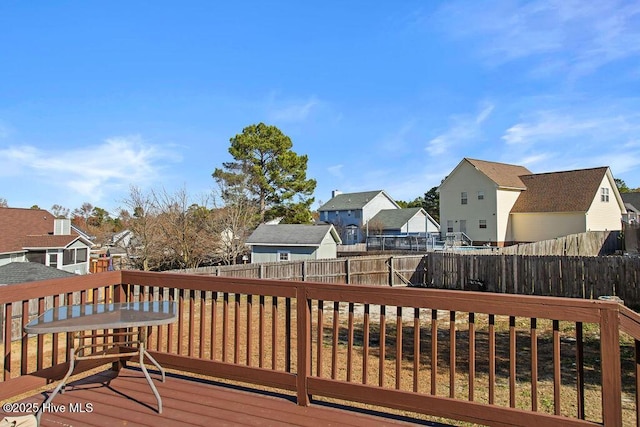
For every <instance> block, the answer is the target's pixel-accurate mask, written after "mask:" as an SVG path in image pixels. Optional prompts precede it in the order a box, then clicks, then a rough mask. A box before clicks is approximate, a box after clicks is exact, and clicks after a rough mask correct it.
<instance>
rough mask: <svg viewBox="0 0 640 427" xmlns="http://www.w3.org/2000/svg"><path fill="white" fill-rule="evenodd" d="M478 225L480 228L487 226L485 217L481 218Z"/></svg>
mask: <svg viewBox="0 0 640 427" xmlns="http://www.w3.org/2000/svg"><path fill="white" fill-rule="evenodd" d="M478 226H479V227H480V228H487V220H486V219H481V220H480V223H479V224H478Z"/></svg>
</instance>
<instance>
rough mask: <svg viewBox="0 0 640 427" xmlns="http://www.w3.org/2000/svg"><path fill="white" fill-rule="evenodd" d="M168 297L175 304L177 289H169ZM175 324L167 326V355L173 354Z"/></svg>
mask: <svg viewBox="0 0 640 427" xmlns="http://www.w3.org/2000/svg"><path fill="white" fill-rule="evenodd" d="M168 297H169V301H170V302H174V301H175V298H176V294H175V289H172V288H170V289H168ZM173 325H174V324H173V323H169V325H168V326H167V353H172V352H173V329H174V327H173Z"/></svg>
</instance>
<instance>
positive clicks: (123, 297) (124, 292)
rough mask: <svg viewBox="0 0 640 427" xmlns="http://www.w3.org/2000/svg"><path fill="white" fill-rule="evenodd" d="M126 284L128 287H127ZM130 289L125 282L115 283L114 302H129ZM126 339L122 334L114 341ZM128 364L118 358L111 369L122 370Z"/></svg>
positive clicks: (116, 331)
mask: <svg viewBox="0 0 640 427" xmlns="http://www.w3.org/2000/svg"><path fill="white" fill-rule="evenodd" d="M125 286H126V287H127V288H126V289H125ZM128 290H129V285H125V284H124V283H118V284H117V285H115V286H114V287H113V302H114V304H118V303H122V302H127V298H128ZM125 331H126V329H115V330H114V332H115V333H120V332H125ZM122 340H124V337H122V336H115V337H113V341H114V342H118V341H122ZM126 366H127V363H126V361H125V360H124V359H118V360H116V361H114V362H113V363H112V364H111V370H112V371H116V372H118V371H120V369H122V368H124V367H126Z"/></svg>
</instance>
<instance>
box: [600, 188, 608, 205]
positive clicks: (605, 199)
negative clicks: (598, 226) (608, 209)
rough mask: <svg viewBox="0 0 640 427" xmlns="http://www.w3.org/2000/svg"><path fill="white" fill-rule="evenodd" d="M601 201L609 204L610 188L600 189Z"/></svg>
mask: <svg viewBox="0 0 640 427" xmlns="http://www.w3.org/2000/svg"><path fill="white" fill-rule="evenodd" d="M600 201H601V202H608V201H609V189H608V188H605V187H603V188H601V189H600Z"/></svg>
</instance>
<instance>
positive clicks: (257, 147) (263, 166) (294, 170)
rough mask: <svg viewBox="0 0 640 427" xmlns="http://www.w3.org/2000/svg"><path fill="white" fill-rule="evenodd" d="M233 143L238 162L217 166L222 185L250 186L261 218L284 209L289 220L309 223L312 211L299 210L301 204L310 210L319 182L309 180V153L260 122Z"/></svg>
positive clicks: (250, 194)
mask: <svg viewBox="0 0 640 427" xmlns="http://www.w3.org/2000/svg"><path fill="white" fill-rule="evenodd" d="M230 142H231V146H230V147H229V153H230V154H231V155H232V156H233V158H234V161H232V162H225V163H223V164H222V168H216V169H215V171H214V172H213V178H214V179H215V180H216V181H217V182H218V184H219V185H220V186H221V187H223V188H226V189H230V190H231V191H233V189H234V188H246V189H247V191H248V194H249V196H250V198H251V200H254V201H255V202H256V203H257V206H258V211H259V213H260V218H261V220H264V218H265V217H266V216H269V215H268V211H270V210H273V211H274V214H277V213H281V212H284V214H285V215H287V216H285V218H284V221H285V222H296V221H306V222H308V219H310V218H311V213H310V212H309V214H308V215H300V212H299V210H300V207H301V206H302V207H303V208H306V209H307V211H308V210H309V207H310V206H311V203H312V202H313V198H311V197H310V196H311V194H313V191H314V190H315V188H316V181H315V180H314V179H307V160H308V159H307V156H306V155H298V154H296V153H295V152H294V151H293V150H292V147H293V143H292V142H291V139H290V138H289V137H288V136H286V135H285V134H283V133H282V131H280V129H278V128H277V127H275V126H268V125H265V124H264V123H259V124H257V125H251V126H248V127H245V128H244V129H243V130H242V133H241V134H238V135H236V136H234V137H233V138H231V139H230ZM296 205H297V206H296ZM289 214H290V215H289Z"/></svg>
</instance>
